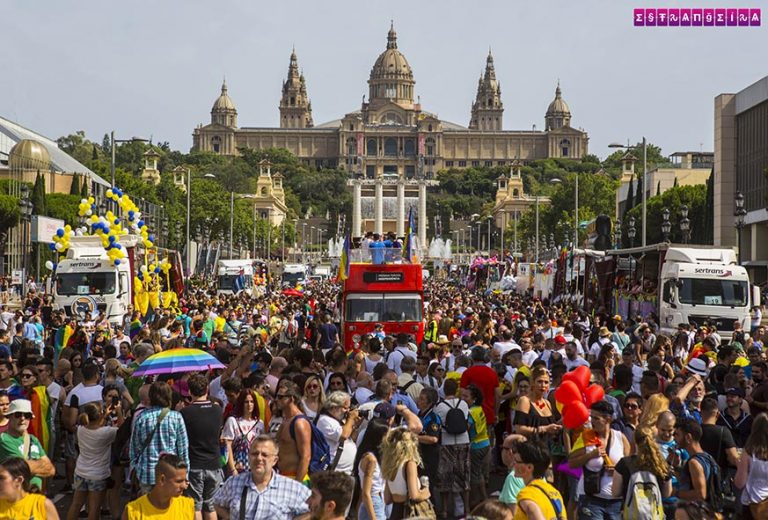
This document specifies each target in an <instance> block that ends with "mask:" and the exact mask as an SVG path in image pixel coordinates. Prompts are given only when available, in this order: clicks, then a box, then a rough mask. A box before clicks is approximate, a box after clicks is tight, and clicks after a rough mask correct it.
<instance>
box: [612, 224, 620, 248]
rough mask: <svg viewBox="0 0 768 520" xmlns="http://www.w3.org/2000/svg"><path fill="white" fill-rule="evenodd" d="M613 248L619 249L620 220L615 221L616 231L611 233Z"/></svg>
mask: <svg viewBox="0 0 768 520" xmlns="http://www.w3.org/2000/svg"><path fill="white" fill-rule="evenodd" d="M613 248H614V249H621V220H616V229H615V230H614V232H613Z"/></svg>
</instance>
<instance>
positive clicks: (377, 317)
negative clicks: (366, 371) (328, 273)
mask: <svg viewBox="0 0 768 520" xmlns="http://www.w3.org/2000/svg"><path fill="white" fill-rule="evenodd" d="M341 305H342V313H341V315H342V318H341V321H342V335H343V340H344V348H345V349H346V350H347V351H348V352H349V351H350V350H352V349H355V348H357V344H358V343H359V342H360V338H362V336H363V335H365V334H370V333H373V331H374V328H375V326H376V324H377V323H381V324H382V325H383V326H384V332H385V333H386V334H387V335H397V334H398V333H400V332H405V333H406V334H408V335H410V336H412V337H413V339H414V341H415V342H416V343H417V344H420V343H421V341H422V340H423V339H424V322H423V319H422V314H423V309H424V284H423V281H422V270H421V264H357V263H353V264H351V265H350V266H349V278H347V279H346V280H344V284H343V287H342V293H341Z"/></svg>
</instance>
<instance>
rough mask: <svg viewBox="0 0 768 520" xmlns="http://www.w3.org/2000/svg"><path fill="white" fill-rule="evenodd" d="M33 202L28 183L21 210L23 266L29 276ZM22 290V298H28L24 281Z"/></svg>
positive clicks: (22, 197)
mask: <svg viewBox="0 0 768 520" xmlns="http://www.w3.org/2000/svg"><path fill="white" fill-rule="evenodd" d="M33 206H34V205H33V204H32V201H31V200H29V186H27V184H26V183H22V184H21V200H19V208H20V210H21V211H20V213H21V226H22V227H21V265H22V267H23V269H24V274H25V275H28V274H29V270H28V264H27V249H28V244H27V242H28V239H29V226H28V224H29V221H30V219H31V218H32V210H33V209H34V208H33ZM21 283H22V288H21V295H22V298H26V296H27V283H26V280H22V281H21Z"/></svg>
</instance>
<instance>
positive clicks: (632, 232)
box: [627, 216, 637, 248]
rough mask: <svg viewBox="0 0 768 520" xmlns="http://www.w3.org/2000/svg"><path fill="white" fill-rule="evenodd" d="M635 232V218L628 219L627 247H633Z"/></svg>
mask: <svg viewBox="0 0 768 520" xmlns="http://www.w3.org/2000/svg"><path fill="white" fill-rule="evenodd" d="M636 234H637V230H636V229H635V217H633V216H631V217H629V220H628V221H627V238H629V247H630V248H632V247H635V235H636Z"/></svg>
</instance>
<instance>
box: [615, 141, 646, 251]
mask: <svg viewBox="0 0 768 520" xmlns="http://www.w3.org/2000/svg"><path fill="white" fill-rule="evenodd" d="M608 148H625V149H627V150H632V149H636V148H637V146H629V145H627V146H624V145H622V144H619V143H611V144H609V145H608ZM642 148H643V235H642V239H643V247H645V245H646V239H647V236H648V235H647V233H646V223H647V221H648V219H647V214H646V210H647V208H648V190H647V189H646V184H647V178H648V141H646V139H645V136H643V144H642Z"/></svg>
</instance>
